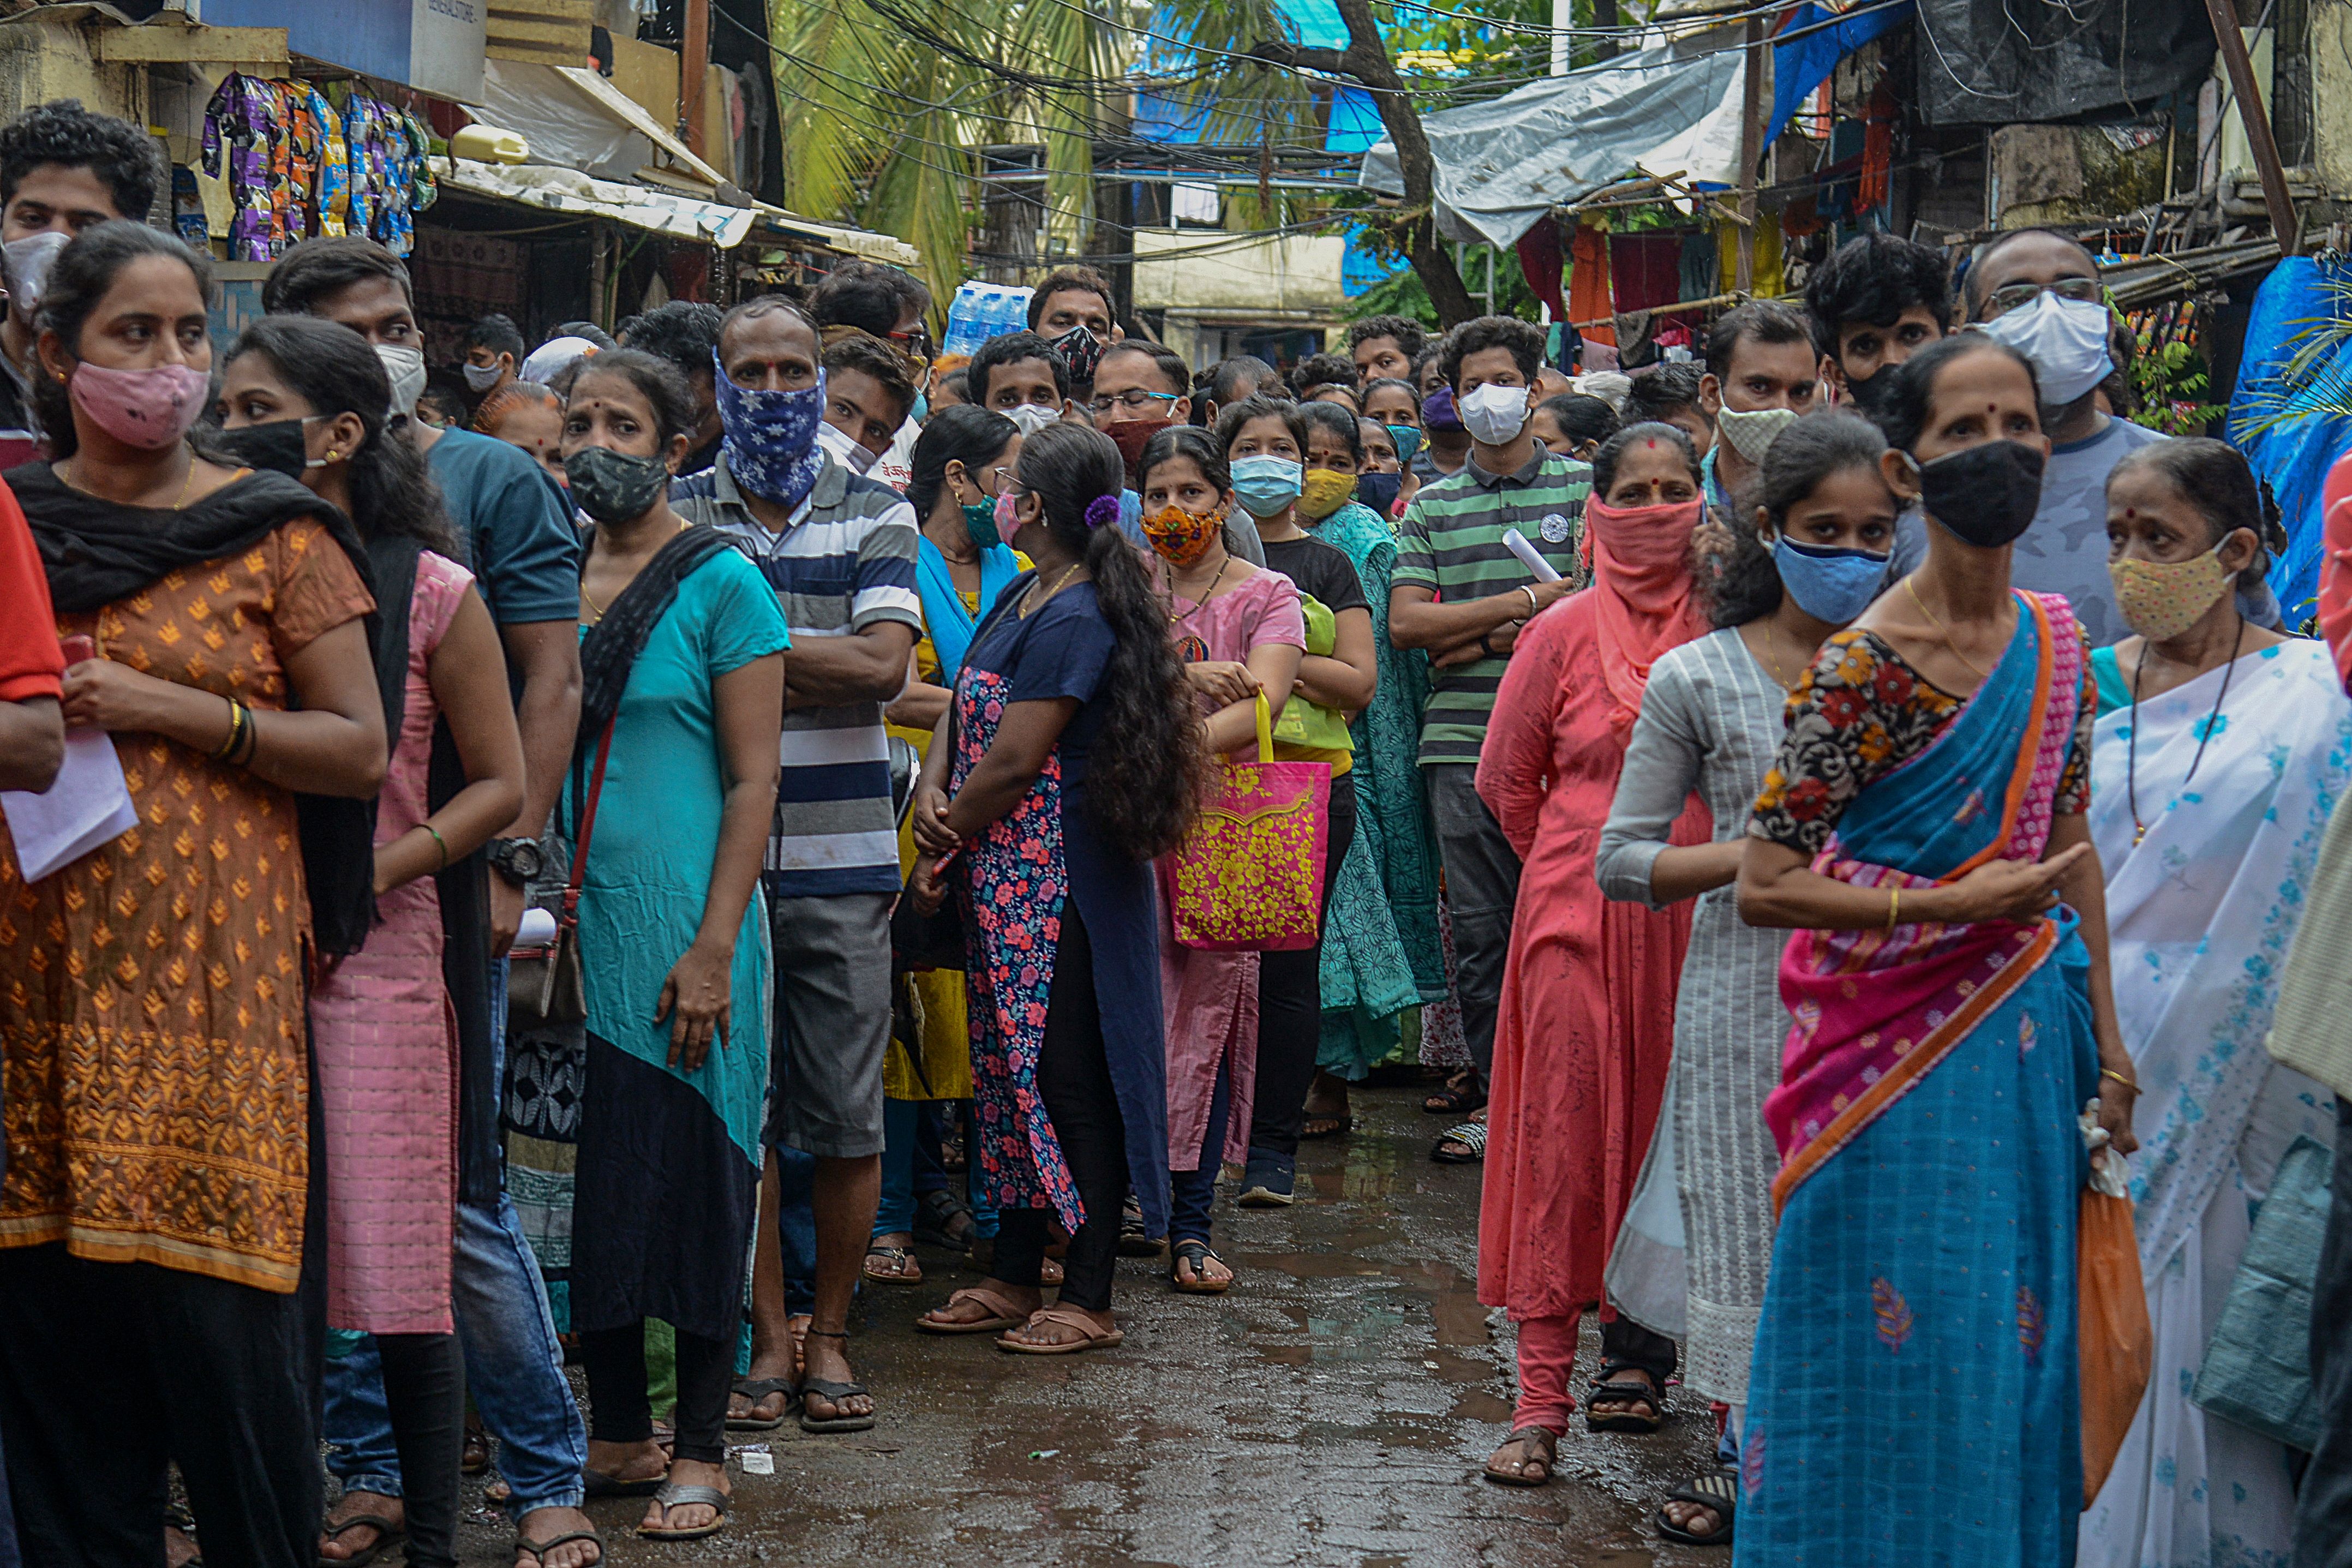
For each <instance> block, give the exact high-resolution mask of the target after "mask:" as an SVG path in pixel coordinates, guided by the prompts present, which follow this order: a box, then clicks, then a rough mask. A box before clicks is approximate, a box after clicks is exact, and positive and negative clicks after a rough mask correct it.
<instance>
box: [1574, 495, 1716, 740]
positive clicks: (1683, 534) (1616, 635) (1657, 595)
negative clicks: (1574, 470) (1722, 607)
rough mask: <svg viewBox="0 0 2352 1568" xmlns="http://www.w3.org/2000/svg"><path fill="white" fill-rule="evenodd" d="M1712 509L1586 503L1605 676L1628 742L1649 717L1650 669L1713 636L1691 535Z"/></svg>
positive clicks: (1613, 715)
mask: <svg viewBox="0 0 2352 1568" xmlns="http://www.w3.org/2000/svg"><path fill="white" fill-rule="evenodd" d="M1705 510H1706V502H1704V501H1703V500H1696V499H1694V500H1687V501H1685V502H1683V503H1682V504H1680V505H1678V506H1636V507H1613V506H1610V505H1609V504H1607V503H1606V502H1604V501H1600V500H1590V501H1587V502H1586V503H1585V505H1584V541H1585V544H1586V547H1587V548H1588V549H1589V550H1590V551H1591V561H1592V592H1593V595H1594V598H1593V605H1592V611H1593V620H1594V623H1595V624H1596V626H1597V627H1598V629H1599V633H1600V640H1601V678H1602V679H1603V680H1605V681H1606V682H1607V683H1608V687H1609V695H1610V697H1611V699H1612V705H1611V708H1610V712H1609V724H1610V728H1611V729H1612V730H1613V731H1615V732H1616V735H1617V739H1618V741H1619V742H1621V743H1622V742H1625V741H1627V740H1629V739H1630V738H1631V737H1632V735H1633V721H1634V720H1635V719H1636V718H1638V717H1639V716H1640V714H1641V711H1642V692H1643V689H1644V688H1645V687H1647V686H1648V685H1649V683H1650V666H1651V665H1653V664H1654V663H1655V662H1656V661H1657V658H1658V656H1659V655H1660V654H1662V653H1664V652H1665V651H1666V650H1667V649H1668V648H1671V647H1679V646H1680V645H1682V644H1684V643H1686V642H1688V641H1690V640H1691V639H1692V638H1693V637H1698V636H1701V635H1702V634H1704V633H1705V632H1706V621H1705V620H1704V619H1703V618H1702V617H1701V616H1700V614H1699V605H1698V587H1697V584H1696V583H1695V582H1694V581H1693V580H1692V578H1691V567H1690V550H1691V533H1692V531H1693V530H1695V529H1696V528H1697V527H1698V523H1699V519H1700V517H1701V516H1702V515H1703V514H1704V512H1705Z"/></svg>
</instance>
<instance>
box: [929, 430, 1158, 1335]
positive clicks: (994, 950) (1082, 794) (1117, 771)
mask: <svg viewBox="0 0 2352 1568" xmlns="http://www.w3.org/2000/svg"><path fill="white" fill-rule="evenodd" d="M1125 483H1126V470H1125V467H1124V465H1123V464H1122V463H1121V461H1120V458H1119V455H1118V447H1116V446H1114V445H1113V444H1112V442H1111V440H1110V438H1109V437H1107V436H1104V435H1103V434H1101V433H1100V432H1099V431H1095V430H1090V429H1087V428H1086V427H1085V426H1077V425H1060V424H1057V425H1049V426H1045V428H1043V429H1041V430H1039V431H1038V432H1037V433H1036V434H1035V435H1034V436H1032V437H1028V439H1027V440H1026V441H1025V442H1024V445H1023V447H1022V452H1021V460H1020V463H1019V465H1018V467H1017V468H1016V469H1015V472H1014V475H1013V482H1012V483H1011V484H1010V485H1009V486H1008V487H1006V489H1004V490H1003V492H1002V493H1001V495H1000V496H999V498H998V500H997V503H996V523H997V529H998V531H999V532H1000V533H1002V534H1003V535H1004V536H1006V537H1007V538H1008V539H1009V540H1010V542H1012V543H1013V546H1014V547H1015V548H1016V549H1018V550H1020V551H1021V552H1023V553H1024V554H1026V555H1027V556H1028V557H1029V558H1030V559H1031V560H1032V561H1034V562H1035V563H1036V570H1035V571H1034V572H1032V573H1028V574H1024V575H1023V576H1022V577H1020V578H1019V579H1017V580H1016V581H1015V582H1014V584H1013V586H1012V587H1011V588H1010V589H1008V590H1007V591H1006V592H1005V594H1004V595H1003V597H1002V598H1001V599H999V600H998V601H997V605H996V607H995V608H994V609H993V610H992V611H991V612H990V613H989V615H988V616H987V618H986V619H985V620H983V621H982V623H981V626H980V629H979V630H978V631H977V632H975V633H974V634H973V637H972V642H971V647H970V649H969V650H967V652H966V653H965V655H964V660H963V667H962V670H961V673H960V674H959V676H958V678H957V681H956V694H955V707H954V708H953V709H952V710H950V713H949V714H948V715H947V716H946V717H944V718H942V719H941V720H940V729H939V731H938V732H937V733H936V734H935V735H934V737H933V739H932V742H931V748H930V752H929V755H928V756H926V757H925V759H924V762H923V776H922V779H921V782H920V783H919V784H918V786H917V789H916V798H915V807H914V817H915V825H916V833H917V836H918V837H919V838H920V840H921V842H922V845H923V849H924V856H923V858H922V859H921V860H920V861H919V862H918V863H917V865H916V868H915V878H914V882H913V884H912V887H911V889H910V896H911V897H912V898H913V899H914V900H915V901H916V907H917V908H918V909H919V910H926V911H929V910H937V909H938V908H939V907H940V904H941V903H942V902H943V900H945V898H946V897H948V896H949V893H950V889H952V892H953V896H954V897H955V899H956V902H957V907H958V909H959V910H960V912H961V916H962V919H963V922H964V940H965V943H966V951H967V952H968V953H969V954H970V963H969V964H968V965H967V970H966V973H967V977H968V980H969V984H970V987H971V1039H972V1089H973V1093H974V1096H975V1098H976V1100H978V1111H977V1114H976V1116H975V1117H974V1129H975V1139H974V1146H973V1149H972V1152H971V1157H972V1159H973V1160H974V1161H976V1162H977V1163H979V1164H980V1165H981V1167H982V1174H983V1176H984V1178H985V1179H986V1182H987V1184H988V1188H989V1196H990V1198H991V1199H992V1201H993V1202H994V1203H995V1204H996V1205H997V1207H998V1211H999V1219H998V1226H999V1228H998V1231H997V1238H996V1258H995V1262H994V1266H993V1267H992V1269H991V1271H990V1275H989V1278H988V1279H986V1280H984V1281H983V1282H982V1283H981V1284H980V1285H977V1286H973V1287H971V1288H969V1289H962V1290H958V1291H957V1292H956V1293H955V1294H954V1295H952V1296H950V1297H949V1298H948V1301H947V1305H945V1306H944V1307H940V1308H938V1309H936V1310H933V1311H930V1312H928V1313H926V1314H924V1316H923V1317H922V1318H921V1319H920V1320H919V1321H917V1323H916V1325H915V1326H916V1327H917V1328H919V1329H920V1330H922V1331H925V1332H927V1333H935V1334H972V1333H988V1332H992V1331H1001V1332H999V1338H998V1340H997V1344H998V1346H999V1348H1001V1349H1003V1350H1005V1351H1009V1352H1015V1353H1018V1354H1024V1355H1066V1354H1071V1353H1074V1352H1082V1351H1089V1350H1097V1349H1107V1348H1108V1347H1110V1346H1114V1345H1117V1344H1118V1343H1120V1342H1121V1341H1122V1340H1123V1339H1124V1337H1125V1336H1124V1335H1123V1334H1122V1332H1121V1331H1120V1330H1119V1328H1118V1323H1117V1321H1115V1320H1114V1319H1113V1318H1112V1317H1111V1313H1110V1303H1111V1276H1112V1268H1113V1266H1114V1265H1115V1264H1116V1263H1117V1261H1118V1230H1119V1200H1120V1199H1121V1197H1122V1196H1124V1195H1125V1194H1126V1193H1127V1192H1128V1191H1129V1189H1130V1188H1132V1189H1133V1191H1134V1192H1135V1194H1136V1195H1137V1198H1138V1200H1139V1203H1140V1205H1141V1207H1142V1211H1143V1214H1144V1216H1145V1222H1146V1224H1151V1223H1154V1222H1158V1223H1160V1224H1162V1225H1164V1224H1165V1223H1166V1213H1167V1205H1168V1197H1167V1193H1168V1189H1167V1186H1166V1182H1167V1179H1168V1175H1167V1173H1168V1134H1167V1123H1166V1120H1165V1119H1166V1117H1167V1114H1168V1090H1167V1079H1166V1076H1165V1074H1166V1061H1165V1054H1164V1051H1163V1048H1162V1045H1161V1036H1160V994H1159V985H1160V968H1159V960H1158V955H1157V953H1156V952H1155V948H1154V935H1153V931H1152V904H1153V895H1152V889H1151V881H1150V877H1151V861H1152V859H1153V858H1155V857H1157V856H1160V855H1162V854H1164V853H1166V852H1167V851H1168V850H1169V849H1171V848H1172V847H1174V846H1175V845H1176V843H1177V842H1178V841H1179V840H1180V839H1181V838H1182V837H1183V836H1184V833H1185V830H1186V829H1187V828H1189V827H1190V826H1192V816H1193V813H1194V810H1195V809H1196V806H1197V805H1198V802H1199V789H1200V778H1199V774H1200V769H1201V763H1202V752H1201V746H1200V738H1199V731H1198V727H1197V726H1196V725H1195V723H1194V722H1193V720H1192V711H1191V704H1190V694H1189V690H1188V689H1187V688H1186V686H1185V684H1184V679H1183V677H1182V675H1181V672H1180V671H1179V669H1178V668H1177V664H1176V659H1175V655H1174V651H1173V650H1172V649H1171V647H1169V643H1168V637H1167V632H1166V630H1165V623H1166V616H1165V614H1164V612H1163V611H1162V610H1161V609H1160V606H1159V605H1158V604H1157V603H1156V602H1155V600H1154V598H1153V596H1152V593H1151V588H1150V583H1149V581H1148V580H1147V579H1146V578H1145V576H1144V572H1143V566H1142V563H1141V562H1140V561H1139V560H1138V559H1137V556H1136V552H1135V549H1134V547H1133V546H1132V545H1130V544H1129V543H1128V542H1127V537H1126V535H1124V534H1122V533H1121V532H1120V531H1119V530H1118V496H1119V491H1120V490H1121V489H1124V488H1125ZM950 792H952V793H950ZM1055 1218H1058V1219H1059V1220H1060V1221H1061V1223H1062V1225H1063V1226H1065V1227H1066V1229H1067V1230H1068V1231H1069V1233H1070V1248H1069V1257H1068V1258H1067V1260H1066V1266H1065V1278H1064V1280H1063V1284H1062V1290H1061V1297H1060V1300H1057V1301H1056V1302H1055V1304H1054V1305H1053V1306H1051V1307H1047V1306H1045V1304H1044V1298H1043V1296H1042V1295H1041V1294H1040V1293H1039V1289H1038V1280H1039V1277H1040V1273H1041V1271H1042V1268H1043V1265H1044V1263H1045V1247H1046V1243H1047V1240H1048V1226H1049V1224H1050V1222H1051V1221H1052V1220H1054V1219H1055Z"/></svg>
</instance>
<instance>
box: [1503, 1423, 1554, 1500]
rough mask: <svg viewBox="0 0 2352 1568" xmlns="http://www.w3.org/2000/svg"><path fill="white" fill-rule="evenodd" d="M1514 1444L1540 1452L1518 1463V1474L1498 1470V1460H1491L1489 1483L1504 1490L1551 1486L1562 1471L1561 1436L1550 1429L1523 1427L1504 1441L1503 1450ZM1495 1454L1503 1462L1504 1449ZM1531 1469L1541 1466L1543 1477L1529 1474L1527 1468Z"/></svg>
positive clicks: (1545, 1427) (1512, 1471)
mask: <svg viewBox="0 0 2352 1568" xmlns="http://www.w3.org/2000/svg"><path fill="white" fill-rule="evenodd" d="M1514 1443H1520V1444H1526V1445H1529V1446H1531V1447H1534V1448H1535V1449H1536V1450H1537V1451H1536V1452H1534V1453H1532V1454H1528V1455H1527V1456H1526V1457H1525V1458H1522V1459H1521V1460H1520V1461H1519V1468H1517V1469H1516V1470H1501V1469H1496V1468H1495V1459H1488V1460H1487V1461H1486V1479H1488V1480H1490V1481H1492V1482H1494V1483H1495V1484H1496V1486H1502V1487H1548V1486H1549V1485H1551V1478H1552V1475H1553V1473H1554V1472H1555V1471H1557V1470H1558V1469H1559V1433H1557V1432H1554V1431H1553V1430H1552V1429H1551V1428H1550V1427H1549V1426H1522V1427H1520V1428H1518V1429H1517V1431H1515V1432H1513V1433H1512V1434H1511V1435H1510V1436H1507V1437H1506V1438H1504V1439H1503V1444H1502V1447H1503V1448H1507V1447H1510V1446H1511V1445H1512V1444H1514ZM1495 1452H1496V1458H1501V1455H1502V1448H1497V1449H1496V1451H1495ZM1529 1465H1541V1466H1542V1467H1543V1474H1542V1475H1540V1476H1531V1475H1529V1474H1528V1472H1527V1468H1528V1466H1529Z"/></svg>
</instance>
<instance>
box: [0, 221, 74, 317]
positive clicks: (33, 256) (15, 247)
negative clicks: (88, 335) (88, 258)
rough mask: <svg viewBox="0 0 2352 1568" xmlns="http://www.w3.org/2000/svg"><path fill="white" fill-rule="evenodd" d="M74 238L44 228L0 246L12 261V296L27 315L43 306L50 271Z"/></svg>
mask: <svg viewBox="0 0 2352 1568" xmlns="http://www.w3.org/2000/svg"><path fill="white" fill-rule="evenodd" d="M71 239H72V236H71V235H65V234H59V233H58V231H57V230H55V229H44V230H42V231H41V232H40V233H38V234H28V235H26V237H24V238H22V239H12V240H10V241H9V242H8V243H7V244H6V245H5V246H0V252H5V254H6V256H7V258H8V293H9V297H10V298H11V299H12V300H15V301H16V304H17V305H18V306H19V307H21V308H22V309H23V310H24V312H25V314H26V316H30V315H31V314H32V313H33V311H34V310H36V309H37V307H38V306H39V305H40V303H41V295H42V293H43V292H44V291H45V290H46V289H47V288H48V286H49V268H50V267H52V266H53V265H55V264H56V262H57V259H58V251H60V250H63V249H64V248H65V247H66V245H67V243H68V241H69V240H71Z"/></svg>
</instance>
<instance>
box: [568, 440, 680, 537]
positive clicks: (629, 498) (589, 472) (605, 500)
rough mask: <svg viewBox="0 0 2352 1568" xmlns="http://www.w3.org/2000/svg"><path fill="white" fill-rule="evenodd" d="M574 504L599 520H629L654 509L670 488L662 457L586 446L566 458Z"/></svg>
mask: <svg viewBox="0 0 2352 1568" xmlns="http://www.w3.org/2000/svg"><path fill="white" fill-rule="evenodd" d="M563 477H564V478H565V479H568V480H570V481H571V484H572V505H574V506H576V507H578V508H579V509H580V510H582V511H584V512H586V513H587V514H588V515H589V516H590V517H592V518H594V519H595V520H596V521H598V522H627V521H630V520H631V519H633V518H640V517H643V516H645V515H646V512H648V511H651V510H653V504H654V502H656V501H657V500H660V499H661V495H662V491H663V490H665V489H667V488H668V487H669V468H668V466H667V464H665V463H664V462H663V461H662V460H661V459H660V458H639V457H635V456H632V455H631V454H629V453H627V452H615V451H614V450H613V449H612V448H611V447H581V448H580V450H578V451H576V452H574V453H572V456H570V457H568V458H564V459H563Z"/></svg>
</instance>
